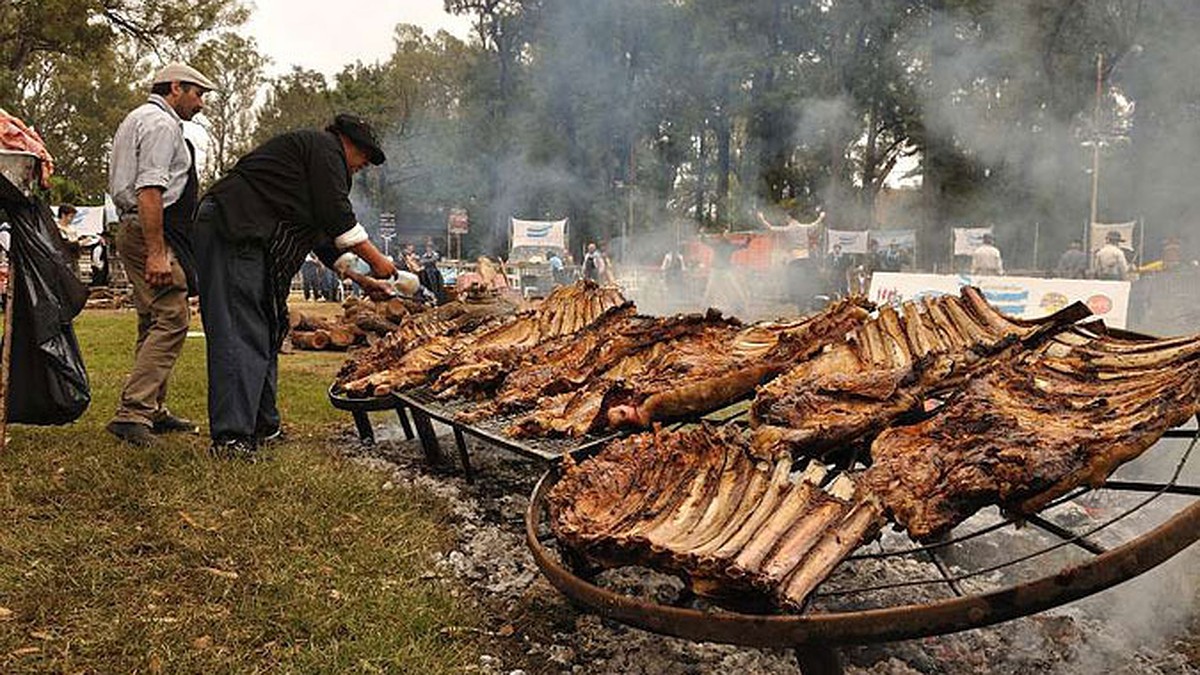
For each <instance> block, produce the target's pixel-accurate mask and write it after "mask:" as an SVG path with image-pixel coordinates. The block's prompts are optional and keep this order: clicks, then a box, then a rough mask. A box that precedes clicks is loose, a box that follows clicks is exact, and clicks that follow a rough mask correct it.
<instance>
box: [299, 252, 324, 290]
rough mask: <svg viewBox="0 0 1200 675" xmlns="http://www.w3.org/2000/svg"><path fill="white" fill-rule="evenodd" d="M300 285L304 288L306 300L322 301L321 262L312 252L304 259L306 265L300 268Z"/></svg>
mask: <svg viewBox="0 0 1200 675" xmlns="http://www.w3.org/2000/svg"><path fill="white" fill-rule="evenodd" d="M300 285H301V286H302V287H303V290H304V299H305V300H320V299H321V294H322V288H321V261H320V260H318V259H317V254H315V253H313V252H312V251H309V252H308V255H307V256H305V257H304V264H302V265H301V266H300Z"/></svg>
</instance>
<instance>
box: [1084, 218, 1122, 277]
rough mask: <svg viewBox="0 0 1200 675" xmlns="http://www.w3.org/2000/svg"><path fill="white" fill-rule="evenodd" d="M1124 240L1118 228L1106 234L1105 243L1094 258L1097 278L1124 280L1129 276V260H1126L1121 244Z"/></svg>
mask: <svg viewBox="0 0 1200 675" xmlns="http://www.w3.org/2000/svg"><path fill="white" fill-rule="evenodd" d="M1123 240H1124V239H1123V238H1122V236H1121V233H1120V232H1117V231H1116V230H1112V231H1110V232H1109V233H1108V234H1106V235H1104V245H1103V246H1101V247H1100V250H1098V251H1096V256H1095V258H1094V265H1093V267H1094V268H1095V271H1096V278H1097V279H1104V280H1106V281H1124V280H1126V279H1128V278H1129V262H1128V261H1126V260H1125V251H1122V250H1121V246H1120V244H1121V242H1122V241H1123Z"/></svg>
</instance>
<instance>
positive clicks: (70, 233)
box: [58, 204, 79, 246]
mask: <svg viewBox="0 0 1200 675" xmlns="http://www.w3.org/2000/svg"><path fill="white" fill-rule="evenodd" d="M78 213H79V209H77V208H75V207H74V206H72V205H70V204H63V205H61V206H59V207H58V233H59V234H61V235H62V238H63V241H65V242H67V244H68V245H71V246H78V244H79V233H78V232H76V231H75V226H74V225H72V224H71V223H72V222H73V221H74V220H75V215H76V214H78Z"/></svg>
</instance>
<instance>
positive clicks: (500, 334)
mask: <svg viewBox="0 0 1200 675" xmlns="http://www.w3.org/2000/svg"><path fill="white" fill-rule="evenodd" d="M628 306H631V305H630V303H628V301H626V300H625V298H624V297H623V296H622V295H621V292H620V291H619V290H618V289H616V288H615V287H612V286H599V285H597V284H596V283H595V282H593V281H589V280H587V279H581V280H579V281H577V282H575V283H573V284H569V285H566V286H559V287H558V288H556V289H554V291H553V292H551V293H550V295H548V296H546V299H545V300H543V301H542V302H541V304H540V305H538V307H537V309H536V310H535V311H532V312H528V313H525V314H523V315H521V316H519V317H518V318H517V320H516V321H513V322H512V323H509V324H506V325H504V326H501V327H499V328H496V329H495V330H492V331H489V332H487V333H484V334H482V335H480V336H479V338H478V339H477V340H475V341H474V342H473V343H471V344H470V345H468V346H466V348H464V349H462V350H460V351H458V352H457V353H455V354H454V355H453V356H452V357H451V358H450V359H448V360H447V361H446V362H445V363H444V364H442V368H441V369H440V370H439V372H437V373H434V374H435V375H437V381H436V383H435V384H434V386H433V389H434V390H435V391H437V392H440V393H441V394H442V395H443V396H444V397H449V396H455V395H467V394H469V393H472V392H476V393H478V392H482V391H487V390H489V389H494V388H495V387H497V386H499V384H500V381H501V380H502V379H503V378H504V376H505V374H506V373H508V372H509V371H510V370H512V369H513V368H514V367H515V366H517V365H519V364H520V363H522V362H523V360H524V359H525V358H526V356H527V355H528V354H529V353H530V350H532V349H533V348H534V347H537V346H538V345H541V344H544V343H546V342H549V341H552V340H556V339H559V338H565V337H567V336H574V335H576V334H577V333H579V332H580V331H582V330H583V329H585V328H587V327H589V326H591V325H593V324H595V323H597V322H598V321H600V320H601V319H602V318H604V317H605V316H606V315H608V314H609V313H623V312H624V310H625V309H626V308H627V307H628ZM460 392H461V393H460Z"/></svg>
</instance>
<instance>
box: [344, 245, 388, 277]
mask: <svg viewBox="0 0 1200 675" xmlns="http://www.w3.org/2000/svg"><path fill="white" fill-rule="evenodd" d="M350 250H351V251H353V252H354V254H355V255H357V256H358V257H359V258H362V259H363V260H364V261H366V263H367V264H368V265H370V266H371V275H372V276H374V277H376V278H379V279H387V278H390V277H393V276H395V275H396V265H395V264H393V263H392V261H391V260H388V259H387V258H386V257H385V256H384V255H383V253H380V251H379V249H377V248H375V245H374V244H372V243H371V242H370V241H363V242H359V243H357V244H355V245H354V246H351V247H350ZM359 285H360V286H361V285H362V284H359Z"/></svg>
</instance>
